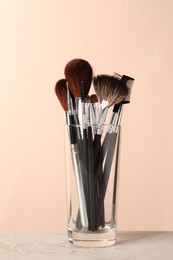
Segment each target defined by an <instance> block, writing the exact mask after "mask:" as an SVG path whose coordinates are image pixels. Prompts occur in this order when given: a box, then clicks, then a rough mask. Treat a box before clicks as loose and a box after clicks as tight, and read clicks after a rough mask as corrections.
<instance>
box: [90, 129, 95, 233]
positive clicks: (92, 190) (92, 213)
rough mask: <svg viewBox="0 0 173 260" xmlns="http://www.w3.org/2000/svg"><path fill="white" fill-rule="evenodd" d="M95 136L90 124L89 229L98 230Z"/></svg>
mask: <svg viewBox="0 0 173 260" xmlns="http://www.w3.org/2000/svg"><path fill="white" fill-rule="evenodd" d="M93 158H94V154H93V138H92V127H91V126H88V186H89V205H90V208H89V214H90V218H89V219H90V222H89V230H91V231H96V226H95V223H96V205H95V197H96V194H95V193H96V190H95V185H94V162H93Z"/></svg>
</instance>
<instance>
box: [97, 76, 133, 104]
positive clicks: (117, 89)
mask: <svg viewBox="0 0 173 260" xmlns="http://www.w3.org/2000/svg"><path fill="white" fill-rule="evenodd" d="M93 84H94V89H95V92H96V95H97V97H98V100H99V102H101V101H102V100H106V101H108V104H109V107H110V106H112V105H115V104H118V103H120V102H122V101H123V100H124V99H125V97H126V96H127V94H128V88H127V86H126V84H124V82H122V81H121V80H119V79H117V78H115V77H114V76H109V75H98V76H96V77H94V81H93Z"/></svg>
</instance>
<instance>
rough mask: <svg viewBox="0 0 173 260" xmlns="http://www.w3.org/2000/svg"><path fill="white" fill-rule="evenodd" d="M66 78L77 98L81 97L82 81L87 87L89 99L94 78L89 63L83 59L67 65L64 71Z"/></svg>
mask: <svg viewBox="0 0 173 260" xmlns="http://www.w3.org/2000/svg"><path fill="white" fill-rule="evenodd" d="M64 74H65V78H66V80H67V81H68V84H69V88H70V90H71V92H72V93H73V96H74V97H75V98H77V97H81V91H80V87H81V81H83V84H84V86H85V98H86V97H87V95H88V93H89V90H90V86H91V82H92V77H93V69H92V67H91V65H90V64H89V62H88V61H86V60H83V59H73V60H71V61H69V62H68V63H67V65H66V66H65V69H64Z"/></svg>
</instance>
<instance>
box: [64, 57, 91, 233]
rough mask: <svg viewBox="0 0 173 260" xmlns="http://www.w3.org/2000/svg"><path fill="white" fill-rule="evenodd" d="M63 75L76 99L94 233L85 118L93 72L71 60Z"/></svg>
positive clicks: (88, 136) (89, 145) (88, 139)
mask: <svg viewBox="0 0 173 260" xmlns="http://www.w3.org/2000/svg"><path fill="white" fill-rule="evenodd" d="M64 74H65V77H66V80H67V82H68V86H69V88H70V90H71V92H72V93H73V95H74V97H75V99H76V115H77V119H78V122H79V124H80V127H81V140H80V141H79V142H80V146H81V147H82V157H83V163H82V172H83V180H84V183H85V186H84V189H85V195H86V201H87V209H88V210H87V211H88V220H89V230H92V231H94V230H95V227H94V223H95V216H94V213H95V211H94V205H93V203H94V199H93V197H94V195H93V193H94V186H93V185H94V184H93V183H94V181H93V179H94V177H93V150H92V149H93V148H92V131H91V126H90V125H89V126H87V124H88V123H89V122H87V118H89V115H87V113H88V112H89V109H87V108H89V106H88V102H86V100H87V96H88V93H89V90H90V86H91V82H92V77H93V70H92V67H91V65H90V64H89V63H88V62H87V61H86V60H83V59H73V60H71V61H70V62H68V63H67V65H66V66H65V69H64Z"/></svg>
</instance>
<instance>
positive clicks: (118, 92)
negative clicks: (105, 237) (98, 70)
mask: <svg viewBox="0 0 173 260" xmlns="http://www.w3.org/2000/svg"><path fill="white" fill-rule="evenodd" d="M93 85H94V89H95V92H96V95H97V97H98V101H99V102H101V111H100V116H99V122H98V126H97V132H96V134H95V138H94V162H95V164H96V166H97V163H96V162H97V161H99V159H98V158H99V156H100V154H99V153H98V152H99V151H101V142H100V140H101V135H102V132H103V125H104V123H105V120H106V115H107V112H108V108H109V107H110V106H112V105H115V104H118V103H120V102H121V101H122V100H123V99H125V97H126V96H127V94H128V88H127V87H126V85H125V84H124V83H122V82H120V80H118V79H116V78H115V77H113V76H109V75H98V76H97V77H94V80H93ZM95 170H96V169H95ZM98 174H99V173H98V171H96V176H95V177H96V180H97V178H98Z"/></svg>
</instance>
